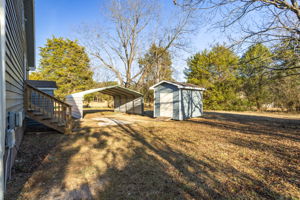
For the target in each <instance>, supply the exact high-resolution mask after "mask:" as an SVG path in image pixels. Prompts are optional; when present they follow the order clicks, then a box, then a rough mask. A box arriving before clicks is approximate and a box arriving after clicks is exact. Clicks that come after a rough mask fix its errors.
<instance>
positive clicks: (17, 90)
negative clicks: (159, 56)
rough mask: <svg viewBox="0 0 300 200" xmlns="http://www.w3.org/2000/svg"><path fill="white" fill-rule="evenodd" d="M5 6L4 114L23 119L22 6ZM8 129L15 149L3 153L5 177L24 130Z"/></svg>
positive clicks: (17, 0) (17, 1)
mask: <svg viewBox="0 0 300 200" xmlns="http://www.w3.org/2000/svg"><path fill="white" fill-rule="evenodd" d="M5 3H6V5H5V22H6V24H5V69H6V71H5V81H6V111H7V114H8V113H9V112H10V113H12V115H15V116H17V114H19V112H22V115H21V116H22V118H23V119H24V109H23V105H24V103H23V91H24V89H23V88H24V80H25V79H26V77H27V70H26V60H25V57H26V44H25V42H26V41H25V20H24V5H23V1H22V0H6V2H5ZM10 126H13V127H9V128H15V131H16V145H15V146H14V148H12V149H11V151H10V153H8V149H6V156H5V163H6V165H7V169H6V170H7V174H6V175H7V177H9V174H10V168H11V166H12V164H13V160H14V157H15V156H16V153H17V148H18V146H19V144H20V142H21V139H22V136H23V127H24V126H22V127H17V126H16V124H15V123H10ZM7 155H10V156H9V157H8V156H7ZM7 157H8V158H7Z"/></svg>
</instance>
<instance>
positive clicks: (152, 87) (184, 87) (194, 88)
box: [149, 81, 206, 91]
mask: <svg viewBox="0 0 300 200" xmlns="http://www.w3.org/2000/svg"><path fill="white" fill-rule="evenodd" d="M162 83H168V84H171V85H175V86H176V87H177V88H179V89H191V90H200V91H204V90H206V89H205V88H201V87H190V86H182V85H178V84H176V83H173V82H170V81H160V82H158V83H156V84H155V85H152V86H151V87H150V88H149V89H150V90H154V88H155V87H157V86H158V85H160V84H162Z"/></svg>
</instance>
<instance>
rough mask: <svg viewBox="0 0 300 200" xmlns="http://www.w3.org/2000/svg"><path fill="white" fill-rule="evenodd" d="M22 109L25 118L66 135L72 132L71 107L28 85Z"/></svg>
mask: <svg viewBox="0 0 300 200" xmlns="http://www.w3.org/2000/svg"><path fill="white" fill-rule="evenodd" d="M24 104H25V105H24V107H25V111H26V116H27V117H29V118H30V119H33V120H35V121H37V122H39V123H41V124H44V125H45V126H47V127H49V128H52V129H54V130H56V131H58V132H60V133H68V132H71V130H72V116H71V108H72V107H71V105H69V104H67V103H65V102H63V101H61V100H59V99H57V98H55V97H53V96H51V95H49V94H47V93H45V92H42V91H40V90H39V89H37V88H35V87H33V86H32V85H29V84H28V83H27V84H26V85H25V93H24Z"/></svg>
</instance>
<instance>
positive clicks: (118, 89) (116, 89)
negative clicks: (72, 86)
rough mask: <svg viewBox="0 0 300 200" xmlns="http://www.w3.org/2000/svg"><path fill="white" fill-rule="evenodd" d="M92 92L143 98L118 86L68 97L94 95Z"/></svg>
mask: <svg viewBox="0 0 300 200" xmlns="http://www.w3.org/2000/svg"><path fill="white" fill-rule="evenodd" d="M94 92H101V93H103V94H107V95H111V96H128V97H134V98H138V97H142V96H143V95H142V94H141V93H139V92H136V91H134V90H131V89H128V88H124V87H121V86H118V85H114V86H108V87H103V88H96V89H91V90H86V91H82V92H78V93H74V94H70V95H68V96H72V97H84V96H85V95H87V94H91V93H94Z"/></svg>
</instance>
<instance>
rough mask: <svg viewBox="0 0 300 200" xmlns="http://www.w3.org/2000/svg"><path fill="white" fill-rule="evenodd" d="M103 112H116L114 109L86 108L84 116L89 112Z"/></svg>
mask: <svg viewBox="0 0 300 200" xmlns="http://www.w3.org/2000/svg"><path fill="white" fill-rule="evenodd" d="M103 112H114V109H84V110H83V118H84V117H85V116H86V115H87V114H93V113H103Z"/></svg>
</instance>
